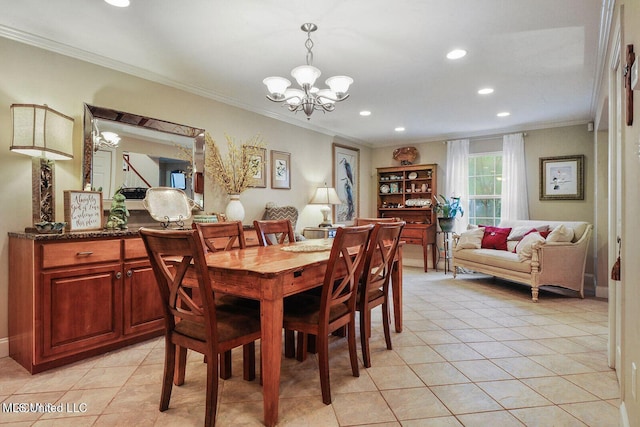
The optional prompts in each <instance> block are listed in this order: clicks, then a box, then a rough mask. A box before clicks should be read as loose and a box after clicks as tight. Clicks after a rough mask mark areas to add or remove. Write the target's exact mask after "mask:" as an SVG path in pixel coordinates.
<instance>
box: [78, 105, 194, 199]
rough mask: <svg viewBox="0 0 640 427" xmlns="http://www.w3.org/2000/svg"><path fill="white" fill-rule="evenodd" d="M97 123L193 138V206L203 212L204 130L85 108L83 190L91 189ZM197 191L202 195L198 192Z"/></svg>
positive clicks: (121, 113) (102, 108)
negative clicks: (116, 123) (121, 125)
mask: <svg viewBox="0 0 640 427" xmlns="http://www.w3.org/2000/svg"><path fill="white" fill-rule="evenodd" d="M95 119H100V120H104V121H112V122H118V123H122V124H125V125H129V126H135V127H141V128H144V129H147V130H152V131H158V132H163V133H168V134H173V135H179V136H183V137H189V138H193V140H194V144H193V161H192V176H191V180H192V188H193V189H194V196H195V194H198V195H200V197H199V198H198V200H195V199H196V197H194V202H195V203H196V204H197V205H198V206H199V207H200V209H204V181H205V180H204V162H205V160H204V156H205V152H204V149H205V143H204V133H205V130H204V129H201V128H194V127H191V126H187V125H182V124H178V123H173V122H168V121H166V120H160V119H154V118H151V117H145V116H139V115H137V114H132V113H126V112H123V111H118V110H112V109H109V108H104V107H97V106H94V105H89V104H87V103H85V104H84V128H83V138H84V143H83V148H82V188H84V189H87V188H88V189H91V188H92V184H93V182H92V181H93V153H94V146H93V124H94V120H95ZM197 189H201V190H202V191H198V192H196V190H197Z"/></svg>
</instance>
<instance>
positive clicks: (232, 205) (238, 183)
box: [204, 132, 265, 221]
mask: <svg viewBox="0 0 640 427" xmlns="http://www.w3.org/2000/svg"><path fill="white" fill-rule="evenodd" d="M225 138H226V140H227V156H226V157H223V156H222V154H221V153H220V150H219V148H218V146H217V144H216V142H215V140H214V139H213V138H212V137H211V135H210V134H209V133H208V132H206V133H205V163H204V170H205V173H206V174H207V175H208V176H210V177H211V178H212V179H213V180H214V181H215V182H217V183H218V184H220V185H221V186H222V188H224V190H225V191H226V192H227V194H228V195H229V197H230V198H231V201H230V202H229V204H228V205H227V208H226V210H225V214H226V215H227V219H229V220H239V221H242V220H243V219H244V207H243V206H242V203H241V202H240V193H242V192H243V191H245V190H246V189H247V188H249V187H250V186H251V185H254V184H255V182H256V181H255V178H254V175H255V174H256V169H255V168H256V165H255V162H254V160H253V159H255V156H257V155H258V154H259V153H260V152H261V150H262V149H263V148H264V147H265V144H264V141H263V140H262V137H261V136H260V135H255V136H253V137H252V138H250V139H249V140H248V141H246V142H244V143H242V144H240V145H238V144H237V143H236V142H235V140H234V139H233V138H232V137H230V136H228V135H225Z"/></svg>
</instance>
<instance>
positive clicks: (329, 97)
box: [316, 93, 349, 102]
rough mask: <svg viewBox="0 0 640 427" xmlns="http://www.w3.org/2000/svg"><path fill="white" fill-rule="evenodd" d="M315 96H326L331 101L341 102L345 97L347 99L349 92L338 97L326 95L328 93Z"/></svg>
mask: <svg viewBox="0 0 640 427" xmlns="http://www.w3.org/2000/svg"><path fill="white" fill-rule="evenodd" d="M316 97H317V98H326V99H328V100H331V101H333V102H341V101H344V100H345V99H347V98H348V97H349V94H348V93H346V94H345V95H344V96H342V97H339V98H338V97H335V98H334V97H333V96H328V95H322V96H317V95H316Z"/></svg>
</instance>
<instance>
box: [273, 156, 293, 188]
mask: <svg viewBox="0 0 640 427" xmlns="http://www.w3.org/2000/svg"><path fill="white" fill-rule="evenodd" d="M271 188H280V189H290V188H291V154H290V153H285V152H284V151H274V150H271Z"/></svg>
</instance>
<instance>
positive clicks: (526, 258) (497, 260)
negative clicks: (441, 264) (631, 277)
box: [452, 220, 593, 302]
mask: <svg viewBox="0 0 640 427" xmlns="http://www.w3.org/2000/svg"><path fill="white" fill-rule="evenodd" d="M560 225H563V226H564V227H562V228H558V229H557V230H555V229H556V228H557V227H559V226H560ZM498 227H501V228H512V231H511V233H510V234H509V240H508V241H507V246H508V247H507V249H508V250H497V249H483V248H480V245H478V244H476V243H477V240H475V239H477V236H478V233H480V234H482V232H481V231H477V230H476V231H474V230H469V231H467V232H465V233H462V235H456V236H454V242H453V251H452V252H453V256H452V259H453V272H454V273H453V274H454V278H455V277H456V270H457V267H463V268H466V269H469V270H473V271H477V272H481V273H485V274H490V275H492V276H496V277H500V278H502V279H506V280H510V281H514V282H518V283H524V284H527V285H529V286H531V296H532V299H533V301H534V302H537V301H538V289H539V287H540V286H544V285H550V286H559V287H562V288H567V289H571V290H573V291H576V292H578V293H579V294H580V297H582V298H584V270H585V264H586V259H587V250H588V246H589V239H590V237H591V232H592V229H593V226H592V225H591V224H589V223H587V222H579V221H575V222H569V221H533V220H527V221H524V220H519V221H503V222H501V223H500V224H499V225H498ZM533 228H538V229H539V230H544V229H545V228H547V229H548V230H549V231H551V232H553V230H555V231H556V232H555V233H554V235H556V236H557V235H559V234H562V233H564V235H565V237H567V236H568V237H567V238H565V239H560V240H568V239H570V241H565V242H559V241H557V239H555V238H552V236H551V235H549V237H547V238H546V239H545V238H543V237H540V234H539V233H538V234H537V236H526V237H525V238H526V240H525V238H522V234H523V230H527V229H528V230H531V229H533ZM472 234H473V236H472ZM571 234H572V236H571ZM474 236H475V237H474ZM512 236H513V237H514V238H515V239H511V237H512ZM518 237H519V239H518ZM516 239H517V240H516ZM554 240H555V241H554ZM521 244H522V245H523V246H520V248H518V245H521ZM514 250H517V251H518V253H515V252H513V251H514Z"/></svg>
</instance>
